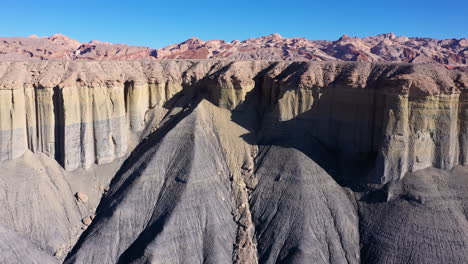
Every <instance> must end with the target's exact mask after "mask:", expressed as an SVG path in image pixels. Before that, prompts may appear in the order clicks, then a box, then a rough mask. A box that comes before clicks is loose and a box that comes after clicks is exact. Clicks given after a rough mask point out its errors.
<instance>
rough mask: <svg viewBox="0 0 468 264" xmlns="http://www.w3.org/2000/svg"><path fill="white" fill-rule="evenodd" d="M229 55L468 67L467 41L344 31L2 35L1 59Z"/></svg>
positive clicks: (164, 57)
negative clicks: (319, 36)
mask: <svg viewBox="0 0 468 264" xmlns="http://www.w3.org/2000/svg"><path fill="white" fill-rule="evenodd" d="M138 59H229V60H288V61H289V60H310V61H371V62H384V61H395V62H410V63H432V62H435V63H441V64H445V65H448V66H447V67H449V68H452V67H460V66H461V67H466V65H467V64H468V39H467V38H461V39H443V40H438V39H432V38H419V37H416V38H409V37H405V36H396V35H395V34H393V33H386V34H380V35H376V36H369V37H364V38H358V37H350V36H347V35H343V36H342V37H341V38H339V39H338V40H336V41H326V40H308V39H306V38H300V37H296V38H283V37H282V36H281V35H279V34H271V35H268V36H263V37H258V38H250V39H247V40H243V41H238V40H234V41H231V42H227V41H224V40H209V41H203V40H201V39H198V38H195V37H193V38H190V39H188V40H186V41H184V42H181V43H176V44H172V45H169V46H167V47H164V48H162V49H152V48H149V47H142V46H130V45H126V44H113V43H109V42H101V41H96V40H93V41H90V42H85V43H81V42H79V41H77V40H74V39H72V38H69V37H67V36H65V35H62V34H55V35H52V36H50V37H37V36H36V35H31V36H30V37H2V38H0V60H3V61H5V60H138Z"/></svg>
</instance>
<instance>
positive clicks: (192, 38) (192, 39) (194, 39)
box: [186, 37, 202, 42]
mask: <svg viewBox="0 0 468 264" xmlns="http://www.w3.org/2000/svg"><path fill="white" fill-rule="evenodd" d="M186 41H191V42H195V41H202V40H201V39H199V38H197V37H191V38H189V39H187V40H186Z"/></svg>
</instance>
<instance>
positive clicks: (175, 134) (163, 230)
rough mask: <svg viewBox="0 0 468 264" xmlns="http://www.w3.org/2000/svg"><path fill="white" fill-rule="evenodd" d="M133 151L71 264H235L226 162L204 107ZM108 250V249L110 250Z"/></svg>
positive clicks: (185, 113) (185, 112) (169, 124)
mask: <svg viewBox="0 0 468 264" xmlns="http://www.w3.org/2000/svg"><path fill="white" fill-rule="evenodd" d="M181 115H182V116H185V117H184V118H183V119H182V120H181V121H180V122H178V123H176V124H173V122H176V121H175V120H168V122H167V123H166V126H167V127H165V128H161V132H158V133H154V134H152V135H150V136H149V137H148V138H147V139H146V140H145V141H144V142H143V143H142V144H140V146H139V147H137V149H136V150H135V151H134V153H133V154H132V156H130V158H129V160H128V161H127V162H126V163H125V164H124V165H123V167H122V168H121V170H120V171H119V172H118V174H117V175H116V178H115V179H114V182H113V183H112V186H111V189H110V191H109V195H108V196H106V197H105V200H104V201H103V206H101V207H99V208H98V212H97V216H96V219H95V221H94V223H93V224H92V225H91V227H90V228H89V229H88V230H87V231H86V233H85V234H84V235H83V236H82V238H81V239H80V241H79V242H78V244H77V246H76V247H75V249H74V250H73V252H72V253H71V255H70V256H69V258H68V260H67V261H66V263H229V262H230V261H231V260H232V252H233V245H234V243H235V236H236V224H235V223H234V220H233V217H232V214H231V213H232V211H233V207H234V203H233V202H234V201H233V200H232V199H231V197H232V196H231V188H230V181H229V173H228V169H227V164H226V160H225V159H224V157H223V155H222V154H221V153H220V152H219V151H218V150H219V148H220V143H219V140H218V139H217V137H216V135H215V134H214V133H213V131H214V128H213V124H212V122H211V121H210V119H209V114H208V113H206V111H205V110H204V108H203V105H201V106H199V107H197V108H195V109H193V110H192V109H190V108H188V109H185V110H183V111H182V112H180V113H179V114H178V115H176V116H174V117H173V118H174V119H180V118H181ZM104 242H105V243H104Z"/></svg>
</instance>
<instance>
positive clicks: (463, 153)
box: [0, 61, 468, 183]
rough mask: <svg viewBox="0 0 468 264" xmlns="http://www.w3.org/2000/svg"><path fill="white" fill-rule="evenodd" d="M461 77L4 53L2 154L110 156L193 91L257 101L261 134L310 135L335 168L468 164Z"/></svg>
mask: <svg viewBox="0 0 468 264" xmlns="http://www.w3.org/2000/svg"><path fill="white" fill-rule="evenodd" d="M467 82H468V80H467V75H466V74H463V73H458V72H452V71H449V70H445V69H443V68H442V67H438V66H429V65H410V64H371V63H359V64H356V63H322V64H316V63H315V64H314V63H305V62H292V63H287V62H247V61H245V62H213V61H164V62H37V63H26V62H3V63H0V89H1V90H0V93H1V96H0V100H1V104H0V105H1V111H0V113H1V116H0V117H1V118H0V121H1V122H0V124H1V127H0V135H1V137H0V138H1V140H0V146H1V148H0V149H1V152H0V159H2V160H6V159H15V158H17V157H19V156H21V155H22V154H23V153H24V152H25V151H26V150H27V149H29V150H31V151H33V152H41V153H45V154H47V155H49V156H50V157H53V158H55V159H56V160H57V161H58V162H59V163H60V164H61V165H62V166H63V167H64V168H65V169H66V170H75V169H77V168H79V167H83V168H89V167H90V166H91V165H92V164H103V163H109V162H112V161H113V160H115V159H117V158H120V157H123V156H125V155H126V154H128V153H130V152H131V150H132V149H133V148H134V147H135V146H136V144H138V143H139V142H140V141H141V139H142V138H144V137H145V136H147V135H148V134H149V133H150V132H151V131H152V130H155V129H157V126H158V124H159V122H160V121H161V120H162V118H163V117H164V116H165V115H166V114H167V113H168V111H169V110H171V109H172V108H174V107H177V103H178V101H180V100H190V99H191V98H195V97H199V96H201V97H203V98H205V99H207V100H209V101H210V102H212V103H213V104H215V105H218V106H219V107H222V108H226V109H228V110H233V111H237V112H238V111H243V105H245V103H246V100H257V101H258V104H257V106H256V109H255V110H256V112H258V113H259V114H260V117H259V120H260V121H261V126H260V127H259V128H257V129H259V131H260V134H261V135H262V137H261V138H258V140H260V142H261V141H265V142H267V141H274V140H276V141H281V142H286V141H291V140H292V139H294V137H293V138H291V137H290V135H291V134H290V133H294V134H297V135H298V138H299V136H301V138H302V136H305V135H307V136H308V137H309V138H310V139H314V140H316V141H318V142H320V144H322V145H323V146H324V147H326V148H327V149H329V150H331V151H332V152H333V153H335V154H336V155H337V157H336V159H335V160H337V162H339V165H338V167H339V168H341V172H336V173H337V174H339V176H340V177H344V178H346V179H347V178H348V176H347V175H346V174H347V171H349V172H351V171H352V173H350V174H355V172H354V171H355V169H357V170H359V172H360V174H362V173H365V174H367V176H369V177H368V179H369V180H370V181H373V182H381V183H384V182H387V181H389V180H392V179H399V178H401V177H402V176H403V175H404V173H406V172H407V171H414V170H417V169H422V168H426V167H430V166H435V167H437V168H442V169H451V168H452V167H453V166H454V165H457V164H462V165H466V164H467V162H468V160H467V157H468V153H467V147H466V144H468V143H467V142H466V141H467V138H466V137H467V135H466V133H467V132H466V131H467V130H468V128H467V127H466V126H467V125H468V124H465V123H466V122H465V121H464V120H465V119H466V117H465V115H466V113H465V112H466V111H465V108H466V107H465V104H466V102H465V101H466V99H465V97H466V95H465V90H466V86H467ZM182 95H183V96H182ZM249 97H250V98H249ZM254 97H255V98H254ZM179 103H180V102H179ZM254 132H256V131H252V133H254ZM282 137H283V138H282ZM288 144H292V145H295V144H299V145H303V144H304V142H303V141H301V142H288ZM356 164H359V166H355V165H356ZM322 165H323V166H324V167H327V166H328V165H327V164H322ZM330 166H335V165H330ZM335 167H336V166H335ZM355 167H356V168H355ZM364 167H366V168H367V169H368V170H369V171H365V169H364Z"/></svg>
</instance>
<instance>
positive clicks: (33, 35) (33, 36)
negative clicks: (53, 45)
mask: <svg viewBox="0 0 468 264" xmlns="http://www.w3.org/2000/svg"><path fill="white" fill-rule="evenodd" d="M28 38H35V39H37V38H39V37H38V36H37V35H36V34H32V35H29V36H28Z"/></svg>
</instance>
